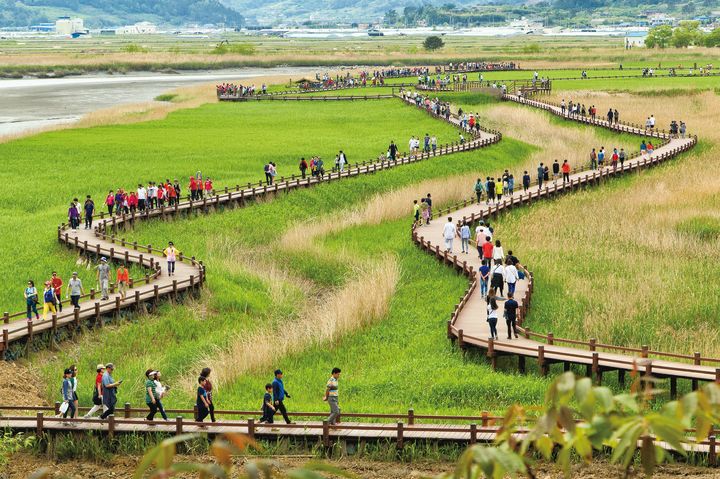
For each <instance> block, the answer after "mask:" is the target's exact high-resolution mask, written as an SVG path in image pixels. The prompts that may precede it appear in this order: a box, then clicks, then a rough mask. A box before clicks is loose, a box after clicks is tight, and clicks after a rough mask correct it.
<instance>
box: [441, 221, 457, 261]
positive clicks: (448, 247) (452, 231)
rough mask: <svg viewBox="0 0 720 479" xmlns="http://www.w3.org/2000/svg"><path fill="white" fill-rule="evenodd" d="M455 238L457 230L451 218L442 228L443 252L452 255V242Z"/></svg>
mask: <svg viewBox="0 0 720 479" xmlns="http://www.w3.org/2000/svg"><path fill="white" fill-rule="evenodd" d="M455 236H457V228H456V227H455V223H453V220H452V218H448V222H447V223H445V226H444V227H443V239H444V240H445V251H447V252H448V253H452V248H453V240H454V239H455Z"/></svg>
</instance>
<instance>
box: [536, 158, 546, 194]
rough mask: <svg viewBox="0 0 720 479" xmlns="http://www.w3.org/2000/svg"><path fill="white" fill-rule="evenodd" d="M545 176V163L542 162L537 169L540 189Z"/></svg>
mask: <svg viewBox="0 0 720 479" xmlns="http://www.w3.org/2000/svg"><path fill="white" fill-rule="evenodd" d="M544 178H545V164H544V163H540V166H538V169H537V179H538V191H540V189H541V188H542V183H543V179H544Z"/></svg>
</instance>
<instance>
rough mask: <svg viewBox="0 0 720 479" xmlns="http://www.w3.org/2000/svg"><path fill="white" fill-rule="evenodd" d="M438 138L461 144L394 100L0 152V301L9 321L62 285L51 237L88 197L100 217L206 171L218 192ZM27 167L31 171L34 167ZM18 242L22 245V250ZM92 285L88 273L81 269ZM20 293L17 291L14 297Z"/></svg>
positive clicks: (185, 115) (59, 139)
mask: <svg viewBox="0 0 720 479" xmlns="http://www.w3.org/2000/svg"><path fill="white" fill-rule="evenodd" d="M426 132H428V133H431V134H436V135H437V137H438V142H439V143H446V142H450V141H455V140H456V139H457V138H456V136H457V133H456V131H455V130H454V129H453V128H452V127H450V126H449V125H447V124H443V123H441V122H438V121H435V120H433V119H431V118H429V117H428V116H427V115H424V114H423V113H422V112H419V111H416V110H415V109H414V108H412V107H410V106H405V105H402V104H401V103H400V102H399V101H397V100H378V101H377V102H375V100H373V101H372V102H370V101H363V102H357V103H351V104H349V103H327V104H325V103H322V104H318V103H314V104H312V105H308V104H304V103H298V102H289V103H284V102H277V103H272V104H269V103H267V102H263V103H240V104H214V105H206V106H203V107H201V108H197V109H193V110H184V111H180V112H177V113H173V114H171V115H170V117H169V118H168V119H167V120H163V121H155V122H145V123H138V124H133V125H121V126H109V127H96V128H90V129H74V130H66V131H59V132H53V133H45V134H42V135H38V136H34V137H31V138H27V139H23V140H17V141H13V142H10V143H6V144H2V145H0V155H2V156H3V158H6V162H5V165H4V168H3V171H2V173H0V179H1V180H2V181H3V182H4V183H5V184H8V185H10V184H12V185H13V188H8V189H5V190H4V191H3V192H0V202H1V203H2V205H1V206H0V210H1V211H2V213H3V214H2V215H0V218H1V219H0V232H1V233H0V244H2V245H4V247H3V248H0V271H2V272H3V274H4V275H6V276H8V277H12V278H15V279H14V280H13V284H11V285H9V286H10V287H8V288H6V289H3V291H2V292H0V301H1V302H2V304H3V308H5V310H7V311H11V312H14V311H16V310H17V311H20V310H23V309H24V307H25V303H24V299H23V297H22V291H23V288H24V285H25V281H26V280H27V279H28V278H33V279H35V281H36V283H37V282H38V281H40V280H41V279H42V278H46V277H48V278H49V275H50V272H51V271H52V270H53V269H57V270H58V272H59V273H60V274H61V276H62V277H63V278H65V279H67V278H68V277H69V273H70V272H71V271H72V270H73V269H74V268H76V265H75V256H74V255H71V254H63V253H62V251H63V248H61V247H59V246H56V245H55V242H54V239H55V229H56V226H57V225H58V224H60V223H61V222H62V221H63V217H64V215H66V211H67V206H66V205H67V204H68V203H69V201H70V200H71V199H72V198H73V197H78V198H80V199H83V198H84V197H85V195H87V194H91V195H92V197H93V198H94V199H95V202H96V206H97V209H98V211H99V210H100V209H101V208H104V198H105V195H106V194H107V192H108V190H110V189H116V188H119V187H125V188H126V189H127V188H133V187H134V186H137V184H138V183H139V182H144V183H146V182H148V181H151V180H153V181H161V180H164V179H166V178H169V179H171V180H172V179H174V178H178V179H180V180H181V181H182V184H183V185H184V188H185V189H187V181H186V180H187V177H188V176H189V175H192V174H194V173H195V172H196V171H197V170H201V171H202V172H203V174H204V175H205V176H210V177H211V178H213V180H214V182H215V186H216V187H218V188H220V187H224V186H234V185H236V184H238V183H239V184H243V183H247V182H257V181H259V180H261V179H264V174H263V165H264V164H265V163H267V162H269V161H273V162H275V163H276V164H277V167H278V176H286V175H287V176H290V175H291V174H295V173H299V171H298V169H297V163H298V161H299V158H300V157H301V156H304V157H306V158H308V160H309V158H310V156H312V155H320V156H322V157H323V159H324V160H325V162H326V167H327V168H330V165H331V164H332V163H333V162H334V157H335V154H336V153H337V152H338V151H339V150H341V149H342V150H344V151H345V152H346V154H347V155H348V158H349V160H350V161H351V162H360V161H363V160H368V159H371V158H377V156H378V154H379V153H380V152H381V151H385V149H386V148H387V145H388V144H389V142H390V140H391V139H395V140H396V141H397V143H398V144H399V145H400V146H401V148H402V147H403V146H405V149H407V148H406V147H407V140H408V139H409V137H410V135H424V134H425V133H426ZM28 165H31V166H28ZM18 240H20V241H18ZM81 273H82V277H83V279H84V280H85V283H86V285H91V286H92V287H94V284H95V281H94V279H93V278H92V272H88V271H84V270H82V269H81ZM13 286H14V287H13Z"/></svg>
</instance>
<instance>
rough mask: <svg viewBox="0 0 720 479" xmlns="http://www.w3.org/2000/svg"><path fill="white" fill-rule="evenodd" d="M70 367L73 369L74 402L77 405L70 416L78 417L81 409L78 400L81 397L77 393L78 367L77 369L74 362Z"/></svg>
mask: <svg viewBox="0 0 720 479" xmlns="http://www.w3.org/2000/svg"><path fill="white" fill-rule="evenodd" d="M69 369H70V371H71V374H70V383H71V384H72V397H73V404H74V405H75V411H74V412H73V415H72V416H70V417H72V418H76V417H77V414H78V411H79V409H78V400H79V398H78V395H77V387H78V380H77V374H78V369H77V366H75V365H74V364H73V365H72V366H70V368H69Z"/></svg>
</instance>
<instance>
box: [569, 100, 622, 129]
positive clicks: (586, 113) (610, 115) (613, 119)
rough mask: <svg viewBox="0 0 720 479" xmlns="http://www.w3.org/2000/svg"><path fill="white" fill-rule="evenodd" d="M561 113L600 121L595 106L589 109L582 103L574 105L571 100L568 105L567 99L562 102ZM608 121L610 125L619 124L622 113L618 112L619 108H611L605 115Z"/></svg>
mask: <svg viewBox="0 0 720 479" xmlns="http://www.w3.org/2000/svg"><path fill="white" fill-rule="evenodd" d="M560 111H561V112H562V114H563V116H564V115H575V116H583V117H590V118H591V119H593V120H597V119H600V117H599V116H598V112H597V108H596V107H595V105H590V107H589V108H585V104H584V103H583V104H580V103H573V101H572V100H569V101H568V102H567V104H566V103H565V99H564V98H563V99H562V101H561V102H560ZM603 119H605V120H607V122H608V123H610V124H613V123H619V122H620V112H619V111H618V110H617V108H615V109H613V108H610V109H609V110H608V112H607V114H605V117H604V118H603Z"/></svg>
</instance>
